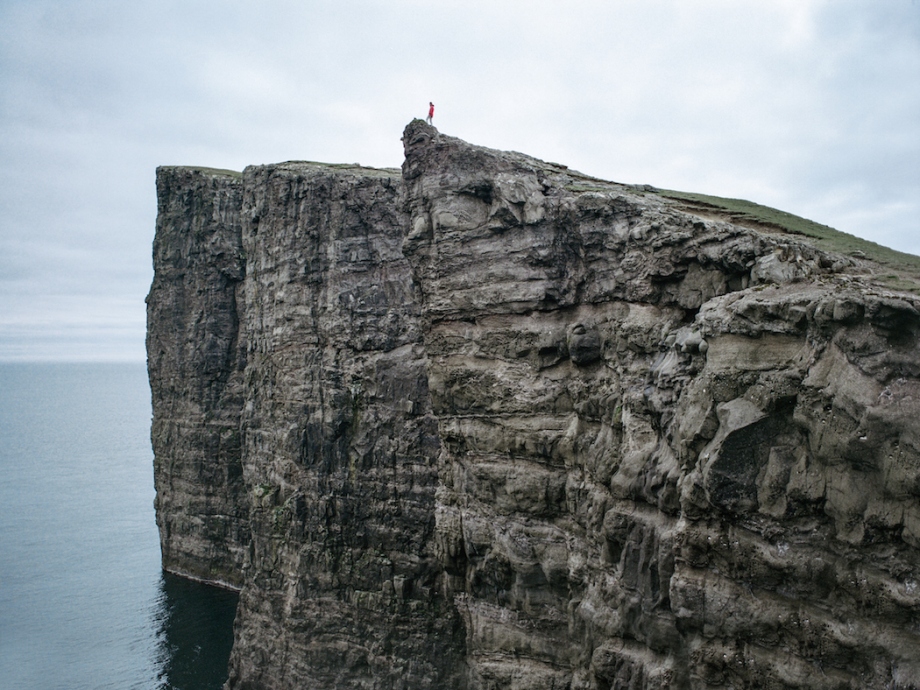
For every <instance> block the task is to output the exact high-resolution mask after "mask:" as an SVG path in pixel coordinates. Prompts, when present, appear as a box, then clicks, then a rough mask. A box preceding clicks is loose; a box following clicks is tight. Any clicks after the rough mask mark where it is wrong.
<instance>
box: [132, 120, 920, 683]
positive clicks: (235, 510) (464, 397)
mask: <svg viewBox="0 0 920 690" xmlns="http://www.w3.org/2000/svg"><path fill="white" fill-rule="evenodd" d="M403 143H404V147H405V153H406V159H405V163H404V164H403V168H402V175H401V176H400V175H399V174H398V173H397V172H396V171H390V170H373V169H368V168H360V167H357V166H324V165H319V164H310V163H285V164H280V165H275V166H260V167H252V168H247V169H246V171H244V174H243V175H242V178H238V177H237V178H233V179H232V180H231V179H230V178H227V177H226V176H224V177H222V178H220V180H216V179H215V180H212V181H208V182H207V184H204V183H202V180H203V179H210V178H201V173H195V172H193V171H191V170H189V169H171V172H170V173H169V179H170V180H172V181H171V182H170V184H169V185H168V186H164V187H163V188H162V189H160V197H161V206H160V216H159V219H158V231H157V241H156V242H157V247H158V248H159V249H158V252H160V253H163V254H164V255H165V254H168V255H169V256H170V257H171V258H170V260H169V261H165V260H158V262H157V263H156V265H157V275H156V277H155V282H154V286H155V288H156V289H155V290H154V289H152V290H151V297H150V299H149V308H150V314H151V317H150V332H151V333H152V334H153V335H152V336H151V338H150V339H149V340H148V343H149V344H152V349H151V352H153V353H155V354H156V357H157V359H156V365H155V366H151V385H152V387H154V388H155V389H156V391H157V393H156V394H155V407H154V411H155V416H154V429H155V432H154V439H155V450H156V453H157V457H156V463H157V468H158V469H157V473H158V477H160V476H162V479H158V485H157V487H158V499H157V501H158V503H157V507H158V520H159V521H160V524H161V525H166V524H169V525H171V526H172V530H173V531H172V532H171V533H170V534H169V535H168V538H167V537H164V542H163V543H164V563H166V562H167V554H168V553H171V551H169V549H170V548H173V549H174V547H173V546H171V545H175V544H189V547H188V548H187V549H186V551H187V552H188V554H189V555H188V556H187V557H186V560H187V561H188V562H189V563H193V562H194V561H195V559H196V558H199V559H201V561H202V562H206V559H207V553H206V549H204V548H203V545H204V544H205V543H206V542H207V539H214V540H215V544H217V545H223V546H222V548H224V550H229V551H232V552H233V553H236V554H241V555H242V559H241V560H242V563H239V560H237V561H236V563H237V565H236V566H234V567H236V568H237V570H236V572H237V575H236V576H235V577H236V578H237V580H236V581H239V582H241V585H242V592H241V599H240V609H239V612H238V617H237V622H236V637H235V642H234V650H233V654H232V659H231V674H230V680H229V681H228V685H227V687H228V688H229V690H243V689H246V690H257V689H258V690H261V689H266V690H268V689H272V690H276V689H277V690H281V689H285V690H286V689H287V688H298V687H311V688H318V689H322V688H330V689H331V688H346V687H349V688H350V687H355V688H374V689H379V690H384V689H386V690H389V689H391V688H392V689H397V688H399V689H409V688H413V689H414V688H432V687H445V688H458V689H462V690H487V689H488V690H495V689H498V688H514V689H516V690H529V689H534V690H536V689H537V688H541V689H542V688H557V689H563V688H564V689H566V690H613V689H614V688H634V689H636V690H639V689H641V690H651V689H653V688H655V689H657V688H673V689H675V690H676V689H683V688H726V687H736V688H741V687H758V688H761V687H762V688H803V689H804V688H828V689H830V688H852V689H856V688H870V689H875V688H877V689H879V690H881V689H882V688H886V689H888V688H899V689H901V690H906V689H907V688H914V687H918V686H920V586H918V581H920V578H918V576H917V573H918V572H920V300H918V299H917V298H916V297H915V296H913V295H910V294H907V293H895V292H891V291H888V290H884V289H882V288H879V287H877V286H875V285H874V284H873V283H872V282H871V280H870V278H871V276H869V275H867V274H866V273H865V271H866V266H867V265H868V260H866V261H863V262H861V263H860V267H859V269H858V270H860V271H862V273H856V272H855V271H856V270H857V269H856V267H855V266H854V263H853V262H852V261H850V260H849V259H846V258H845V257H840V256H836V255H833V254H828V253H826V252H823V251H821V250H819V249H816V248H815V247H812V246H811V245H809V244H808V242H807V241H806V240H805V239H803V238H797V237H793V236H790V235H783V234H779V233H776V232H767V231H764V230H758V229H751V228H747V227H741V226H738V225H734V224H731V223H728V222H724V221H718V220H712V219H710V218H704V217H702V216H697V215H694V214H693V211H692V210H688V209H687V208H686V207H682V206H680V205H678V204H677V203H675V202H672V201H670V200H669V199H667V198H666V197H664V196H661V195H660V194H658V193H657V192H656V190H655V189H654V188H648V187H645V186H634V185H621V184H617V183H613V182H605V181H602V180H597V179H594V178H590V177H587V176H585V175H581V174H580V173H577V172H574V171H572V170H569V169H568V168H566V167H564V166H560V165H558V164H553V163H545V162H542V161H539V160H536V159H533V158H530V157H527V156H525V155H522V154H518V153H508V152H500V151H495V150H491V149H485V148H482V147H477V146H473V145H470V144H468V143H466V142H463V141H461V140H459V139H455V138H452V137H449V136H445V135H443V134H441V133H440V132H438V131H437V130H436V129H435V128H433V127H431V126H429V125H426V124H425V123H423V122H421V121H414V122H412V123H410V124H409V125H408V126H407V128H406V130H405V132H404V135H403ZM196 175H197V177H196ZM164 179H165V178H164ZM229 188H232V189H233V190H235V191H233V194H235V195H236V196H221V195H222V194H224V195H226V194H229V192H227V191H226V190H227V189H229ZM217 198H221V199H227V200H228V201H232V204H230V205H231V206H232V205H234V204H235V206H233V207H234V208H235V210H234V211H232V212H229V211H228V212H227V213H223V214H222V213H217V212H215V211H213V209H214V208H215V204H216V206H217V207H220V204H217V203H216V201H215V199H217ZM170 199H181V200H182V204H178V203H176V202H173V201H170ZM228 208H229V207H228ZM196 218H200V219H204V218H207V219H208V220H207V224H208V227H213V230H212V231H211V232H214V233H217V234H218V235H219V236H220V237H224V236H226V237H229V238H238V239H234V240H233V241H232V242H230V245H229V246H232V247H235V248H236V249H234V250H233V251H232V252H230V251H229V250H227V249H221V247H222V246H223V245H222V244H221V243H222V242H224V240H220V241H218V240H216V239H215V240H214V241H213V242H212V241H207V242H204V241H203V238H199V239H197V240H195V242H192V241H191V237H190V236H189V235H188V231H187V230H186V228H188V227H190V224H191V225H195V224H196V223H197V224H199V225H200V224H202V223H204V220H195V219H196ZM218 231H219V232H218ZM234 243H235V244H234ZM205 247H206V248H207V251H205V249H203V248H205ZM203 252H204V253H203ZM208 252H210V253H208ZM230 256H235V257H237V259H236V263H233V262H229V263H228V262H227V260H226V259H227V257H230ZM192 257H194V261H192V260H191V259H192ZM183 262H185V263H183ZM161 273H162V275H161ZM218 275H220V276H223V278H222V280H223V281H224V283H221V282H220V281H217V278H216V276H218ZM215 281H216V282H215ZM231 283H232V293H233V295H234V300H235V301H234V302H233V304H234V305H235V306H234V308H233V312H232V313H234V314H236V317H235V318H236V321H235V322H234V321H233V320H232V319H230V320H227V319H223V318H222V317H221V318H217V317H215V318H210V316H208V315H210V314H211V311H210V310H209V309H206V308H204V304H205V303H204V302H202V301H200V299H199V298H198V297H197V295H200V294H202V292H205V293H207V292H208V290H210V291H211V292H215V291H216V292H215V294H220V295H225V297H221V299H223V300H225V303H226V304H228V305H229V304H230V302H229V297H226V295H229V293H228V292H227V290H228V289H230V285H231ZM211 284H214V285H223V286H224V287H222V288H220V290H218V289H217V288H201V289H200V288H199V287H198V286H199V285H205V286H206V285H211ZM221 290H223V292H221ZM221 303H222V304H223V303H224V302H221ZM223 311H224V312H226V313H228V314H229V313H230V307H229V306H228V307H226V308H224V309H223ZM215 313H216V314H220V313H223V312H222V311H221V310H220V309H218V310H217V311H216V312H215ZM205 316H208V318H205ZM233 323H235V324H237V325H236V326H234V328H236V330H235V331H234V330H233V328H230V325H232V324H233ZM190 324H191V325H190ZM193 326H194V327H193ZM229 332H235V333H236V335H235V336H234V337H235V338H236V339H235V340H233V339H232V338H230V340H229V341H228V340H227V338H228V336H227V335H226V333H229ZM170 338H172V339H175V340H177V341H179V342H181V343H184V345H183V346H182V348H178V349H176V348H174V349H173V350H169V348H166V349H165V350H164V348H163V347H162V346H160V345H159V343H161V342H164V343H165V342H170V340H169V339H170ZM225 342H233V343H236V345H234V347H232V348H230V349H229V350H228V349H227V346H226V345H224V344H223V343H225ZM210 343H218V344H221V345H220V346H219V347H218V346H215V345H212V344H210ZM183 348H184V349H183ZM161 351H167V352H169V351H172V352H174V353H175V354H173V355H171V356H170V357H166V356H165V355H163V354H157V353H161ZM228 351H230V352H235V353H238V354H237V355H236V356H235V357H230V358H228V357H227V356H226V355H225V354H221V355H220V356H219V357H217V356H214V358H213V360H212V359H209V357H211V355H207V356H206V353H226V352H228ZM187 352H193V353H199V354H197V355H196V356H197V357H198V358H199V359H197V360H189V359H188V356H187V355H186V354H185V353H187ZM180 355H181V356H180ZM186 361H195V362H198V361H201V362H211V361H213V362H214V364H213V365H211V364H204V363H203V364H201V365H200V366H199V368H198V369H193V370H190V371H189V373H187V374H185V375H186V376H188V375H190V374H194V375H195V376H199V377H203V376H204V374H205V372H206V371H211V370H213V373H209V374H207V376H208V377H211V378H205V379H204V380H205V381H206V382H207V381H211V379H214V380H218V381H228V382H231V383H229V384H227V385H229V386H230V388H229V390H232V391H234V395H233V396H232V397H228V396H226V395H225V397H223V398H221V397H220V395H218V396H217V397H212V398H209V399H208V400H209V401H210V402H209V403H208V405H210V407H208V408H207V410H209V412H208V414H207V415H205V414H203V413H201V414H199V413H197V412H195V410H197V409H198V408H197V407H195V405H199V403H198V402H197V400H198V398H196V397H195V396H196V395H199V393H198V391H199V389H200V388H201V386H202V385H203V384H200V383H194V382H195V381H198V380H199V379H190V380H191V381H192V382H193V383H194V385H183V386H179V385H176V384H175V383H173V382H174V381H176V380H177V374H176V373H174V372H176V371H179V367H180V366H184V364H183V363H184V362H186ZM196 366H198V365H196ZM209 367H210V368H209ZM182 371H186V370H182ZM195 372H199V373H195ZM209 385H210V384H209ZM205 388H207V386H205ZM220 390H223V389H220ZM157 401H158V402H157ZM185 411H191V412H187V413H186V414H188V416H186V417H182V416H181V415H182V414H183V413H185ZM170 415H180V416H179V417H178V418H177V419H178V420H179V421H181V422H183V424H184V425H185V426H183V427H182V429H185V430H186V431H184V433H185V434H186V435H187V437H188V438H193V437H194V438H203V437H204V436H203V434H204V433H205V432H207V433H211V429H212V427H211V426H208V425H209V424H213V423H214V422H213V420H215V419H218V418H219V419H221V420H222V421H221V423H222V424H225V425H227V426H228V427H232V428H235V429H236V430H237V431H238V434H239V438H240V439H241V440H240V442H239V443H238V446H236V447H238V455H237V456H234V457H235V458H238V462H239V467H241V468H242V471H241V475H242V476H241V478H240V480H239V482H240V484H239V486H241V487H242V490H240V491H236V492H231V493H227V494H226V495H225V496H224V497H223V498H222V499H221V500H222V501H223V502H224V504H223V507H222V508H221V510H223V511H224V513H222V514H227V515H230V514H232V515H236V516H239V518H238V520H237V522H235V523H234V524H235V525H239V526H240V532H241V534H239V535H238V537H239V543H238V547H234V545H233V544H232V543H229V542H228V540H226V539H224V540H223V541H221V538H220V537H219V536H218V535H216V534H215V535H211V534H209V533H208V534H205V535H204V538H203V537H202V535H201V533H200V532H199V531H196V530H197V523H196V522H195V521H194V520H193V517H194V516H193V515H192V513H193V512H194V510H199V511H205V510H212V508H211V507H210V506H211V504H209V503H208V501H209V500H211V501H213V500H214V499H213V498H212V497H213V491H212V490H211V489H209V487H208V486H207V485H206V483H205V482H204V480H203V478H202V480H201V481H200V482H199V484H198V485H196V484H195V482H194V477H195V476H196V472H197V471H198V470H197V468H198V467H199V466H201V465H202V463H203V462H204V461H205V460H206V459H208V457H207V452H206V448H210V447H211V446H195V451H194V453H192V452H191V451H189V450H181V449H183V448H185V449H187V448H190V447H191V446H190V443H191V442H190V441H182V443H180V444H179V445H178V446H175V447H174V446H172V445H171V444H169V443H167V442H166V441H165V439H166V438H167V436H166V435H165V434H164V433H163V432H161V431H158V430H161V429H165V428H167V426H166V424H167V419H168V418H169V419H173V417H171V416H170ZM193 432H194V433H193ZM195 434H198V436H195ZM158 438H162V439H163V440H160V441H158V440H157V439H158ZM170 438H172V437H170ZM175 438H180V439H181V438H183V437H181V436H175ZM183 444H184V445H183ZM177 449H180V450H181V452H179V450H177ZM210 460H211V461H213V466H214V467H225V466H226V467H229V465H230V464H231V461H232V462H236V461H237V460H233V459H232V458H231V457H230V456H229V455H228V454H226V453H225V454H219V453H218V454H215V455H214V456H213V458H211V459H210ZM196 463H197V464H196ZM167 467H168V468H171V469H170V470H169V472H166V471H165V468H167ZM168 477H177V478H182V482H174V483H173V485H170V484H169V482H168V481H166V478H168ZM180 483H181V485H182V491H183V492H184V494H183V495H184V496H186V497H187V498H185V499H184V500H185V501H186V503H187V504H188V506H189V507H183V506H181V505H179V504H178V503H177V501H176V500H175V497H176V496H178V495H179V494H177V493H176V489H175V488H170V487H171V486H172V487H175V486H178V485H179V484H180ZM234 486H236V485H234ZM170 491H172V492H173V494H170ZM161 495H162V498H161ZM170 495H172V496H173V498H172V499H170V498H169V496H170ZM204 499H207V500H204ZM242 532H245V534H243V533H242ZM195 544H198V545H199V546H195V547H194V548H192V545H195ZM230 547H234V548H230ZM234 549H235V550H234ZM196 554H197V555H196ZM227 562H228V563H232V562H233V561H231V560H228V561H227ZM228 567H229V566H228ZM189 570H191V567H190V568H189ZM201 570H202V571H205V570H206V568H201Z"/></svg>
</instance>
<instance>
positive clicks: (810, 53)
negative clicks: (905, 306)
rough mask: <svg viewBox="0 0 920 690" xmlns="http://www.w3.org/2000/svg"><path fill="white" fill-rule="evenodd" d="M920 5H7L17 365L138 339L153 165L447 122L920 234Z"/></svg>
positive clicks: (259, 158)
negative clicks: (430, 115)
mask: <svg viewBox="0 0 920 690" xmlns="http://www.w3.org/2000/svg"><path fill="white" fill-rule="evenodd" d="M917 84H920V3H918V2H917V1H916V0H888V1H886V2H885V3H878V2H869V0H774V1H773V2H764V3H738V2H732V1H731V0H692V1H689V2H688V1H684V0H641V1H640V0H619V1H618V2H609V0H604V1H600V0H597V1H591V0H573V2H570V3H559V2H549V1H540V0H530V1H529V2H523V0H521V1H507V2H486V1H485V0H482V1H479V0H466V1H464V2H459V1H458V0H445V1H443V2H438V3H430V2H423V1H422V0H389V1H387V2H383V1H378V0H364V1H355V2H340V3H327V2H319V1H313V2H303V1H300V2H295V1H293V0H267V1H266V2H263V3H245V2H240V1H237V2H234V1H228V0H223V1H220V2H218V1H216V0H210V1H202V2H195V3H180V2H171V1H165V0H158V1H151V2H146V3H122V2H115V1H101V0H75V1H72V2H63V1H61V0H28V1H22V0H4V1H3V2H0V94H2V96H0V99H2V100H0V359H11V358H23V357H44V358H62V357H63V358H77V359H82V358H94V357H95V358H100V357H103V358H142V357H143V329H144V326H143V323H144V305H143V297H144V294H145V293H146V290H147V288H148V286H149V282H150V279H151V270H150V244H151V241H152V235H153V227H154V218H155V213H156V203H155V190H154V185H153V181H154V177H153V175H154V169H155V167H156V166H157V165H160V164H194V165H210V166H214V167H226V168H234V169H242V167H244V166H245V165H247V164H252V163H267V162H274V161H280V160H289V159H311V160H326V161H332V162H361V163H364V164H368V165H377V166H398V165H399V164H400V162H401V146H400V142H399V136H400V134H401V131H402V127H403V126H404V125H405V124H406V122H408V121H409V120H410V119H411V118H412V117H416V116H424V114H425V107H426V105H427V102H428V101H429V100H434V101H435V103H437V109H438V110H437V116H436V121H435V123H436V125H437V126H438V127H439V128H440V129H441V131H444V132H446V133H448V134H453V135H456V136H461V137H463V138H465V139H468V140H470V141H473V142H476V143H481V144H484V145H487V146H493V147H496V148H503V149H516V150H520V151H524V152H527V153H530V154H532V155H536V156H538V157H541V158H546V159H549V160H556V161H559V162H563V163H566V164H568V165H570V166H572V167H574V168H577V169H581V170H583V171H584V172H587V173H590V174H594V175H598V176H600V177H606V178H609V179H616V180H620V181H624V182H644V183H651V184H655V185H657V186H660V187H668V188H674V189H684V190H692V191H701V192H706V193H710V194H717V195H722V196H733V197H742V198H748V199H751V200H754V201H758V202H760V203H765V204H768V205H772V206H777V207H779V208H782V209H784V210H788V211H790V212H793V213H798V214H800V215H803V216H806V217H809V218H812V219H814V220H817V221H819V222H822V223H826V224H828V225H832V226H834V227H837V228H838V229H840V230H844V231H846V232H850V233H853V234H857V235H860V236H862V237H866V238H868V239H872V240H874V241H878V242H881V243H883V244H887V245H889V246H893V247H895V248H897V249H901V250H903V251H910V252H913V253H920V233H918V232H917V221H916V218H917V217H918V216H920V166H918V165H917V164H916V161H917V160H918V159H920V89H918V87H917V86H916V85H917Z"/></svg>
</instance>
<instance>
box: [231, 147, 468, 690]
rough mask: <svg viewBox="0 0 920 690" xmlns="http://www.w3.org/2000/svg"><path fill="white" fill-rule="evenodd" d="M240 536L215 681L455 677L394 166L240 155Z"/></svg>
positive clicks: (391, 681) (384, 683)
mask: <svg viewBox="0 0 920 690" xmlns="http://www.w3.org/2000/svg"><path fill="white" fill-rule="evenodd" d="M244 187H245V193H244V198H243V247H244V250H245V252H246V256H247V265H248V272H247V276H246V288H245V304H246V315H245V329H244V330H245V334H246V340H247V342H248V346H249V354H248V362H247V366H246V392H247V396H246V399H247V404H246V408H245V410H244V413H243V417H242V427H243V429H244V430H245V445H244V472H245V479H246V484H247V486H248V487H249V490H250V510H251V524H252V549H251V555H250V558H249V561H248V563H247V579H246V587H245V589H244V590H243V592H242V595H241V599H240V609H239V614H238V618H237V631H236V645H235V647H234V651H233V656H232V659H231V669H232V670H231V678H230V687H231V688H260V689H261V688H279V689H280V688H295V687H303V684H304V683H308V685H309V686H310V687H314V688H403V687H407V688H425V687H428V688H435V687H461V680H460V678H459V674H460V672H461V670H462V667H463V661H464V657H463V636H462V628H461V624H460V620H459V617H458V615H457V613H456V612H455V610H454V609H453V606H452V604H453V602H452V600H451V599H446V598H445V597H444V596H443V590H444V588H443V586H442V583H441V580H442V574H441V571H440V568H439V567H438V566H439V564H438V561H437V559H436V558H435V553H434V549H433V548H432V543H433V536H434V527H435V523H434V515H435V502H436V492H437V489H438V474H437V470H438V468H437V455H438V447H439V446H438V432H437V420H436V419H435V418H434V417H433V416H432V414H431V405H430V402H429V395H428V382H427V379H426V376H425V366H424V352H423V349H422V344H421V331H420V330H419V313H418V303H417V300H416V298H415V287H414V286H413V284H412V281H411V276H410V271H409V266H408V264H407V263H406V260H405V258H404V257H403V255H402V253H401V252H400V245H401V244H402V234H403V227H404V225H405V216H404V214H403V212H402V210H401V203H400V191H401V188H402V187H401V184H400V180H399V176H398V173H395V172H394V171H380V170H370V169H363V168H357V167H351V166H340V167H332V166H322V165H310V164H284V165H277V166H266V167H259V168H247V170H246V173H245V176H244Z"/></svg>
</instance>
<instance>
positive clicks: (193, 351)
mask: <svg viewBox="0 0 920 690" xmlns="http://www.w3.org/2000/svg"><path fill="white" fill-rule="evenodd" d="M242 193H243V185H242V179H241V176H240V174H239V173H232V172H229V171H218V170H209V169H204V168H178V167H161V168H158V169H157V199H158V215H157V231H156V238H155V240H154V244H153V267H154V279H153V285H152V286H151V288H150V294H149V295H148V297H147V368H148V371H149V376H150V389H151V393H152V402H153V424H152V427H151V439H152V442H153V452H154V483H155V486H156V490H157V497H156V515H157V525H158V526H159V529H160V546H161V550H162V555H163V567H164V568H165V569H167V570H169V571H171V572H174V573H177V574H179V575H185V576H187V577H193V578H196V579H200V580H205V581H207V582H213V583H219V584H222V585H229V586H232V587H239V586H241V585H242V565H243V559H244V554H245V552H246V550H247V548H248V544H249V518H248V513H249V502H248V500H247V498H246V496H247V490H246V488H245V486H244V484H243V471H242V464H241V435H240V414H241V411H242V406H243V401H244V394H243V368H244V366H245V363H246V345H245V342H244V341H243V340H242V339H241V338H240V318H239V310H238V307H239V305H240V304H241V296H242V295H241V292H240V290H241V286H242V281H243V278H244V275H245V261H244V258H243V255H242V248H241V236H240V205H241V202H242Z"/></svg>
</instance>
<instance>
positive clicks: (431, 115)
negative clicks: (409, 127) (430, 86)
mask: <svg viewBox="0 0 920 690" xmlns="http://www.w3.org/2000/svg"><path fill="white" fill-rule="evenodd" d="M433 119H434V103H432V102H431V101H428V118H427V121H428V124H429V125H430V124H431V121H432V120H433Z"/></svg>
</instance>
